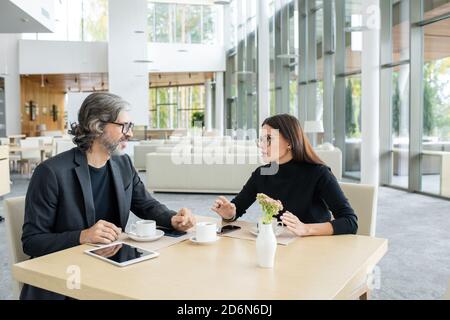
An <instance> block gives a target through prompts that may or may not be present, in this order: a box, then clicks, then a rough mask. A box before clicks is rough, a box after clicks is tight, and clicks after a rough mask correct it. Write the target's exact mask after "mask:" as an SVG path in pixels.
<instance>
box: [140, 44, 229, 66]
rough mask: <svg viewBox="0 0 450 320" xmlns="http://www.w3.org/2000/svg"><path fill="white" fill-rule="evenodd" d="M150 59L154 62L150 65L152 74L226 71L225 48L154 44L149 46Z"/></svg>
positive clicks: (200, 45)
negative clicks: (153, 72)
mask: <svg viewBox="0 0 450 320" xmlns="http://www.w3.org/2000/svg"><path fill="white" fill-rule="evenodd" d="M179 50H186V52H180V51H179ZM148 59H149V60H151V61H153V63H149V64H148V69H149V71H150V72H152V71H153V69H156V70H155V72H217V71H225V49H224V47H223V46H212V45H202V44H180V43H154V42H152V43H150V44H148Z"/></svg>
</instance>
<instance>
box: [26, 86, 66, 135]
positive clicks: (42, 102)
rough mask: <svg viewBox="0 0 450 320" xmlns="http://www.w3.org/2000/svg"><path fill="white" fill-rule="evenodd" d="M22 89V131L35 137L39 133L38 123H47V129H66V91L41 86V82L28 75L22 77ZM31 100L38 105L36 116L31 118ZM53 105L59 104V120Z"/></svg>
mask: <svg viewBox="0 0 450 320" xmlns="http://www.w3.org/2000/svg"><path fill="white" fill-rule="evenodd" d="M20 91H21V122H22V133H23V134H26V135H27V136H30V137H33V136H36V135H37V125H38V124H45V125H46V126H47V130H48V131H51V130H61V131H63V130H64V125H65V122H64V100H65V94H64V92H60V91H57V90H55V89H53V88H50V87H48V86H47V87H46V86H44V87H41V84H40V83H36V82H33V81H31V80H30V79H28V78H26V77H21V79H20ZM30 101H32V102H33V104H34V105H36V118H35V120H34V121H32V120H31V119H30V108H29V107H28V106H29V104H30ZM52 105H56V106H57V110H58V115H57V121H54V120H53V114H52Z"/></svg>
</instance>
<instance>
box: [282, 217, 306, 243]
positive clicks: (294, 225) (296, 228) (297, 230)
mask: <svg viewBox="0 0 450 320" xmlns="http://www.w3.org/2000/svg"><path fill="white" fill-rule="evenodd" d="M281 221H283V223H284V224H285V225H286V227H287V228H288V229H289V231H291V232H292V233H293V234H295V235H296V236H298V237H304V236H309V235H310V234H309V228H308V225H306V224H304V223H303V222H301V221H300V220H299V218H297V216H296V215H293V214H292V213H290V212H289V211H286V212H285V213H283V215H282V216H281Z"/></svg>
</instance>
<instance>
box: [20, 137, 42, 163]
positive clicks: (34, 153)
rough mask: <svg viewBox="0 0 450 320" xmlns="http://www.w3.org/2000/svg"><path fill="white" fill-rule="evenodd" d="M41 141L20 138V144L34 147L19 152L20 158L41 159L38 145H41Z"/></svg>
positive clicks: (25, 146)
mask: <svg viewBox="0 0 450 320" xmlns="http://www.w3.org/2000/svg"><path fill="white" fill-rule="evenodd" d="M41 144H42V143H41V141H40V140H39V139H22V140H20V146H21V147H24V148H35V149H33V150H26V151H22V152H21V157H22V160H34V159H41V151H40V150H39V147H40V146H41Z"/></svg>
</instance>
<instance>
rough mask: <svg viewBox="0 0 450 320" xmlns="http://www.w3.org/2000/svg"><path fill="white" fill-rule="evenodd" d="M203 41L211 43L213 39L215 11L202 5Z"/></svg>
mask: <svg viewBox="0 0 450 320" xmlns="http://www.w3.org/2000/svg"><path fill="white" fill-rule="evenodd" d="M202 8H203V41H202V43H204V44H213V43H214V39H215V30H214V27H215V26H214V21H215V20H216V16H215V11H214V10H213V8H212V7H210V6H203V7H202Z"/></svg>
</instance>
